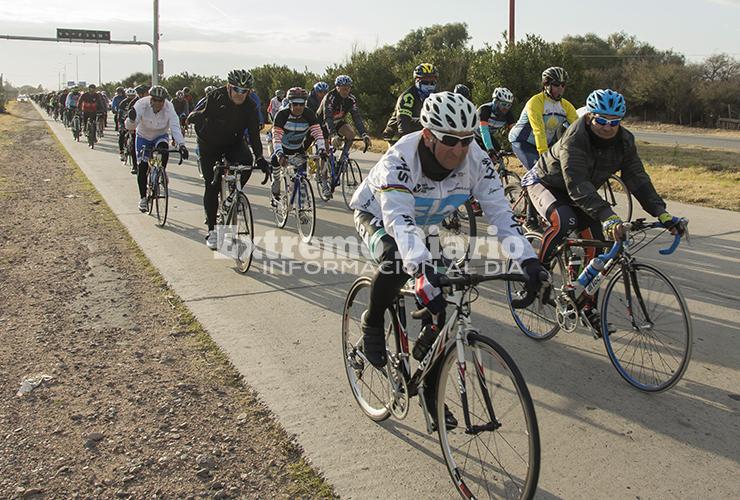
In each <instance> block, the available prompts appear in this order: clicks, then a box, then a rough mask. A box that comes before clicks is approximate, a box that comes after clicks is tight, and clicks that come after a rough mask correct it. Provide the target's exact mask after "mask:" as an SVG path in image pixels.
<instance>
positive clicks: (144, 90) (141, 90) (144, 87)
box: [134, 84, 149, 95]
mask: <svg viewBox="0 0 740 500" xmlns="http://www.w3.org/2000/svg"><path fill="white" fill-rule="evenodd" d="M134 92H136V93H137V94H139V95H144V94H146V93H147V92H149V85H143V84H142V85H139V86H137V87H136V88H135V89H134Z"/></svg>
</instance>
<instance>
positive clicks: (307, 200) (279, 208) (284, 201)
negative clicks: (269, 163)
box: [272, 153, 316, 243]
mask: <svg viewBox="0 0 740 500" xmlns="http://www.w3.org/2000/svg"><path fill="white" fill-rule="evenodd" d="M286 159H287V160H288V164H287V165H286V166H285V167H280V172H279V173H278V176H279V179H278V182H279V183H280V198H279V199H273V201H272V210H273V213H274V215H275V223H276V224H277V226H278V227H279V228H284V227H285V224H286V223H287V222H288V215H290V214H291V213H293V214H295V216H296V222H297V225H298V233H299V234H300V235H301V240H302V241H303V242H304V243H309V242H310V241H311V238H312V237H313V235H314V232H315V230H316V202H315V200H314V196H313V189H311V183H310V182H308V177H307V176H306V164H307V162H308V157H307V155H306V154H305V153H299V154H294V155H287V156H286Z"/></svg>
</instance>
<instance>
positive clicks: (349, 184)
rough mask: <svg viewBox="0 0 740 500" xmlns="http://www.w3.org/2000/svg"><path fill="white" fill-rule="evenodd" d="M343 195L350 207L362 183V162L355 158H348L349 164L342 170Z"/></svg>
mask: <svg viewBox="0 0 740 500" xmlns="http://www.w3.org/2000/svg"><path fill="white" fill-rule="evenodd" d="M341 182H342V197H343V198H344V204H345V205H346V206H347V209H348V210H352V209H351V208H349V202H350V201H352V196H353V195H354V194H355V191H357V188H358V187H360V184H361V183H362V170H360V164H359V163H357V161H355V160H353V159H351V158H350V159H348V160H347V166H346V168H345V169H344V170H342V180H341Z"/></svg>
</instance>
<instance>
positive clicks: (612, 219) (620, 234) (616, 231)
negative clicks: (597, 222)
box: [601, 215, 625, 241]
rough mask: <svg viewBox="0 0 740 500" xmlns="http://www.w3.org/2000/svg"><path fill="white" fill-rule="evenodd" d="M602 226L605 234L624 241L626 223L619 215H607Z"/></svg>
mask: <svg viewBox="0 0 740 500" xmlns="http://www.w3.org/2000/svg"><path fill="white" fill-rule="evenodd" d="M601 227H602V228H603V229H604V235H605V236H606V237H607V238H608V239H610V240H614V241H622V240H623V239H624V237H625V230H624V224H623V222H622V219H620V218H619V216H618V215H611V216H609V217H607V218H606V220H605V221H604V222H602V224H601Z"/></svg>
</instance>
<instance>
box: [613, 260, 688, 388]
mask: <svg viewBox="0 0 740 500" xmlns="http://www.w3.org/2000/svg"><path fill="white" fill-rule="evenodd" d="M601 321H602V324H601V331H602V332H604V344H605V345H606V352H607V353H608V354H609V359H610V360H611V362H612V364H613V365H614V368H616V369H617V371H618V372H619V374H620V375H621V376H622V378H624V379H625V380H626V381H627V382H629V383H630V384H631V385H633V386H634V387H636V388H638V389H640V390H641V391H646V392H660V391H665V390H667V389H670V388H671V387H673V386H674V385H675V384H676V383H677V382H678V381H679V380H680V379H681V377H682V376H683V374H684V372H685V371H686V368H687V367H688V365H689V359H690V358H691V344H692V339H693V329H692V325H691V317H690V315H689V309H688V307H687V306H686V301H685V300H684V298H683V296H682V295H681V292H680V291H679V290H678V288H677V287H676V285H674V284H673V282H671V280H670V279H669V278H668V277H667V276H666V275H665V274H663V273H662V272H661V271H659V270H658V269H657V268H655V267H653V266H651V265H648V264H630V265H629V266H628V267H623V268H622V270H621V271H620V272H619V273H618V274H616V275H615V276H614V278H612V279H611V281H610V282H609V284H608V285H607V287H606V291H605V293H604V302H603V306H602V311H601Z"/></svg>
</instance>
